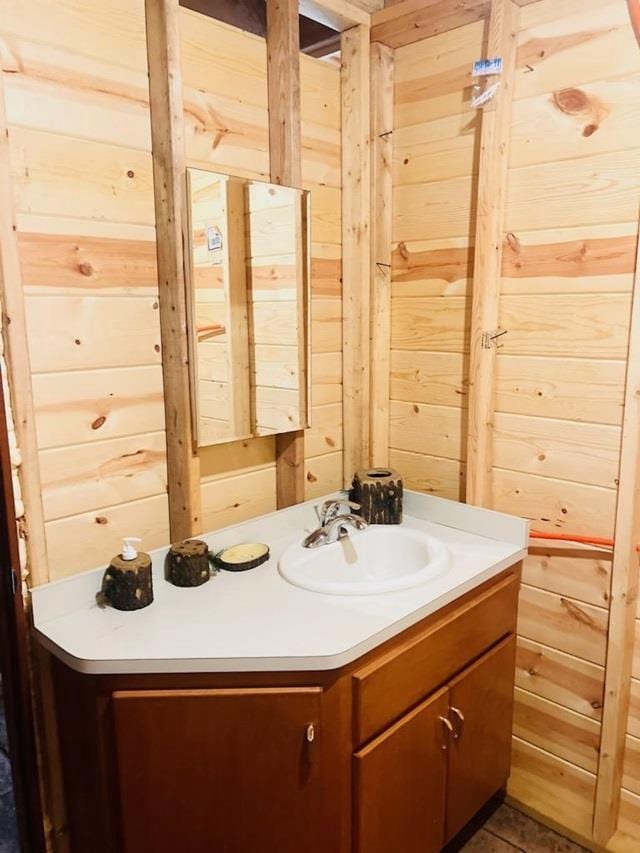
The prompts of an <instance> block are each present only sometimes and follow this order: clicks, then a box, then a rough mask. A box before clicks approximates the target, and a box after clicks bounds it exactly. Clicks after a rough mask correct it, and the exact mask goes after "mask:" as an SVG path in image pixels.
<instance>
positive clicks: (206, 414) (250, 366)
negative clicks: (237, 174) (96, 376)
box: [185, 169, 310, 446]
mask: <svg viewBox="0 0 640 853" xmlns="http://www.w3.org/2000/svg"><path fill="white" fill-rule="evenodd" d="M187 208H188V214H189V215H188V242H189V246H188V251H186V252H185V254H186V260H187V272H188V277H187V278H188V281H189V284H190V288H191V299H190V305H191V318H190V329H189V335H190V353H191V380H192V381H191V385H192V400H193V405H192V409H193V414H194V434H195V435H197V439H198V445H199V446H203V445H208V444H217V443H220V442H224V441H233V440H237V439H242V438H247V437H249V436H251V435H270V434H273V433H279V432H290V431H292V430H298V429H305V428H306V427H308V426H309V425H310V418H309V407H310V394H309V372H310V371H309V316H308V315H309V302H310V298H309V233H308V222H309V216H308V193H306V192H305V191H303V190H297V189H293V188H291V187H283V186H278V185H275V184H266V183H259V182H254V181H246V180H243V179H240V178H232V177H229V176H227V175H221V174H216V173H215V172H208V171H205V170H202V169H187Z"/></svg>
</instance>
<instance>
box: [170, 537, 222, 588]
mask: <svg viewBox="0 0 640 853" xmlns="http://www.w3.org/2000/svg"><path fill="white" fill-rule="evenodd" d="M166 569H167V580H168V581H169V583H172V584H173V585H174V586H200V585H201V584H203V583H206V582H207V581H208V580H209V578H210V577H211V553H210V551H209V546H208V545H207V543H206V542H203V541H202V540H201V539H185V540H184V542H178V543H177V544H176V545H172V546H171V548H170V549H169V553H168V554H167V564H166Z"/></svg>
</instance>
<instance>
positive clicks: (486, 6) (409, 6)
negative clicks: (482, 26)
mask: <svg viewBox="0 0 640 853" xmlns="http://www.w3.org/2000/svg"><path fill="white" fill-rule="evenodd" d="M490 9H491V0H400V2H399V3H394V5H393V6H387V7H385V8H384V9H381V10H380V11H379V12H375V13H374V14H373V15H372V16H371V41H373V42H380V43H382V44H386V45H388V46H389V47H394V48H396V47H403V46H404V45H406V44H412V43H413V42H416V41H421V40H422V39H425V38H429V37H430V36H435V35H438V34H439V33H444V32H447V31H448V30H455V29H457V27H463V26H465V25H466V24H472V23H474V22H475V21H479V20H482V19H483V18H488V17H489V12H490Z"/></svg>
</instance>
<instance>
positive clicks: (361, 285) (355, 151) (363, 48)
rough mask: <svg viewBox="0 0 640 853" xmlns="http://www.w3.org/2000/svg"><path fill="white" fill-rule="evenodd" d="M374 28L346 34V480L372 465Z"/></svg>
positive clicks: (344, 251) (343, 39)
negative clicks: (371, 90) (371, 100)
mask: <svg viewBox="0 0 640 853" xmlns="http://www.w3.org/2000/svg"><path fill="white" fill-rule="evenodd" d="M369 65H370V59H369V27H366V26H363V25H360V26H357V27H352V28H351V29H350V30H346V31H345V32H344V33H343V34H342V353H343V355H342V363H343V376H342V382H343V384H342V400H343V419H344V483H345V485H346V486H347V487H348V486H350V485H351V480H352V477H353V475H354V474H355V472H356V471H358V470H359V469H360V468H363V467H366V466H367V465H368V464H369V396H370V395H369V337H370V332H369V302H370V294H369V287H370V275H371V272H370V265H371V251H370V240H371V234H370V228H369V220H370V217H371V210H370V181H371V172H370V166H369V156H370V155H369V121H370V116H369V86H370V78H369Z"/></svg>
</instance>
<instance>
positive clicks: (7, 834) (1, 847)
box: [0, 687, 20, 853]
mask: <svg viewBox="0 0 640 853" xmlns="http://www.w3.org/2000/svg"><path fill="white" fill-rule="evenodd" d="M19 851H20V845H19V844H18V835H17V828H16V813H15V808H14V804H13V783H12V781H11V764H10V762H9V744H8V743H7V727H6V723H5V718H4V703H3V701H2V688H1V687H0V853H19Z"/></svg>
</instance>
